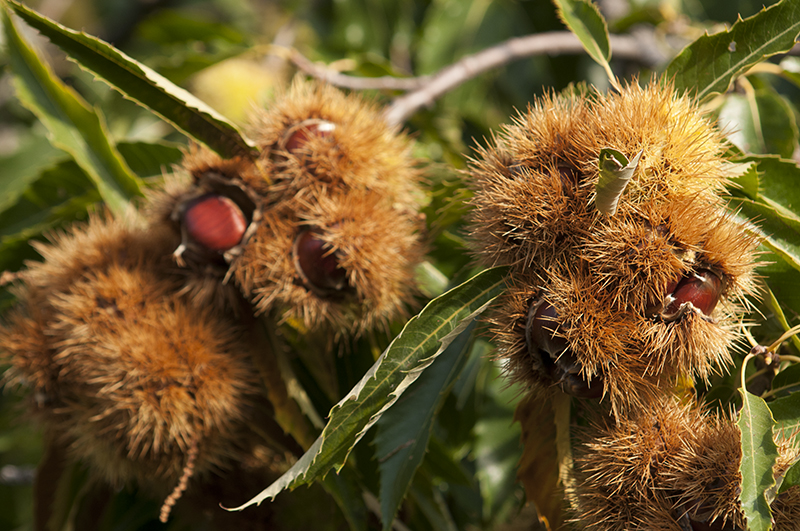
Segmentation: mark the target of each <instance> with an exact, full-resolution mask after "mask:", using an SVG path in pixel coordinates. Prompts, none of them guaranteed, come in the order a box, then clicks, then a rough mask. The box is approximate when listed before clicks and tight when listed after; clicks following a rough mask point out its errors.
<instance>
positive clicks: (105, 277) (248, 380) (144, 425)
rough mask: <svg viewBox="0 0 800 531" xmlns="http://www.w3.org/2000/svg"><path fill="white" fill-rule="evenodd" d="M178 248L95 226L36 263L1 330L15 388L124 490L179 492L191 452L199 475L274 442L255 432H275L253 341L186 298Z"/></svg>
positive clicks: (129, 225)
mask: <svg viewBox="0 0 800 531" xmlns="http://www.w3.org/2000/svg"><path fill="white" fill-rule="evenodd" d="M175 245H176V240H175V234H174V233H173V232H172V231H170V230H168V229H165V230H161V231H159V230H155V229H153V228H150V229H149V230H148V229H145V228H142V227H140V226H139V225H137V224H136V223H134V222H133V221H113V220H104V219H101V218H99V217H96V216H95V217H93V218H92V219H91V220H90V221H89V222H88V224H87V225H85V226H75V227H73V228H72V229H71V230H70V232H68V233H64V234H59V235H57V236H55V237H53V243H52V244H49V245H40V246H39V247H38V249H39V251H40V252H41V254H42V255H43V257H44V259H45V261H44V262H40V263H29V264H28V269H27V270H26V271H25V272H24V274H23V280H24V285H22V286H19V288H18V297H19V304H18V306H17V307H16V308H15V309H14V310H13V311H12V312H10V313H9V315H8V318H7V322H6V323H5V325H4V326H2V327H0V345H2V350H3V351H4V352H3V356H4V361H5V362H7V363H8V364H9V365H10V369H9V370H8V372H7V373H6V375H5V379H6V381H8V382H11V383H12V384H20V385H25V386H27V387H29V388H30V389H31V391H32V392H31V399H32V406H33V410H34V412H35V413H36V414H37V416H39V417H40V418H41V419H42V420H43V421H44V422H46V425H47V427H48V428H49V429H50V431H52V432H53V435H55V437H56V438H57V444H62V445H67V446H68V447H69V452H70V453H71V454H72V456H73V457H74V458H77V459H79V460H82V461H84V462H87V463H88V464H90V465H92V466H91V469H92V471H93V472H94V473H95V474H96V475H98V476H100V477H101V478H103V479H105V480H107V481H109V482H111V483H114V484H121V483H127V482H131V481H137V482H139V483H140V484H143V485H151V486H155V488H157V489H159V490H160V489H167V490H169V489H171V488H172V487H173V486H174V485H173V483H174V482H175V481H177V479H178V478H179V477H180V475H181V473H182V470H183V469H184V467H185V466H186V461H187V452H188V450H189V448H190V447H192V446H193V445H196V446H197V460H196V463H195V466H194V470H195V473H196V475H198V476H202V475H204V474H206V473H207V472H209V471H212V470H215V469H219V468H224V467H226V466H228V465H229V464H230V463H231V462H233V461H234V460H241V459H243V457H244V456H246V455H249V453H250V452H252V451H253V449H254V448H255V447H256V446H258V445H262V444H265V441H264V439H263V438H261V437H260V436H256V435H255V434H254V433H253V432H251V431H250V429H249V423H252V422H259V423H262V424H263V423H266V424H267V425H268V424H274V421H272V420H270V419H269V418H261V417H268V416H269V411H270V409H271V408H270V406H269V403H268V402H267V401H266V400H265V399H264V398H263V397H262V396H261V395H260V393H259V391H258V387H257V385H258V380H257V370H256V369H255V368H254V366H253V362H252V359H251V356H252V354H253V352H252V351H253V347H252V346H251V344H249V343H248V342H247V334H246V333H245V332H244V330H242V329H241V327H240V326H239V325H238V324H237V321H236V320H235V319H234V317H233V316H232V315H231V313H230V312H229V311H226V310H225V309H224V308H219V307H209V306H207V305H204V304H201V305H199V304H197V301H195V300H193V299H192V298H191V297H189V296H187V295H184V294H181V293H180V288H181V287H182V286H183V280H184V278H183V276H182V275H181V274H180V272H178V270H177V269H176V268H175V267H174V266H173V265H172V257H171V252H172V249H173V248H174V246H175ZM262 412H263V413H262ZM257 418H258V420H256V419H257ZM265 429H266V431H265V432H269V431H270V430H273V432H275V433H279V434H280V437H282V433H281V432H278V431H275V430H274V429H273V428H269V427H268V426H266V425H265Z"/></svg>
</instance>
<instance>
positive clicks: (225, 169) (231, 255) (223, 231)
mask: <svg viewBox="0 0 800 531" xmlns="http://www.w3.org/2000/svg"><path fill="white" fill-rule="evenodd" d="M256 174H258V175H261V174H260V170H259V166H258V164H254V163H252V162H251V161H248V160H245V159H243V158H241V157H237V158H233V159H222V158H220V157H219V156H218V155H217V154H215V153H213V152H211V151H209V150H208V149H206V148H202V147H199V146H196V145H193V146H191V147H190V148H189V149H188V151H187V152H186V154H185V155H184V158H183V161H182V163H181V165H180V166H177V167H175V168H174V171H173V173H170V174H167V175H165V177H164V181H163V182H162V183H161V185H160V186H158V187H154V188H152V189H149V190H148V197H147V199H148V200H147V202H146V203H145V204H144V207H143V213H144V217H145V218H146V219H147V220H148V221H149V223H150V226H151V227H153V230H155V231H164V230H166V229H167V228H169V229H171V230H172V232H173V234H174V236H175V243H174V244H173V249H172V252H173V258H174V261H175V262H176V263H177V264H179V265H180V266H181V269H180V274H181V275H183V277H184V280H183V287H182V292H184V293H186V294H187V295H188V296H189V297H190V298H192V299H193V300H195V301H196V302H197V303H198V305H200V306H203V305H208V306H215V307H224V308H226V309H229V310H232V311H234V312H236V311H238V302H237V297H238V294H237V293H236V291H235V290H232V289H231V287H230V286H228V285H227V284H228V279H229V276H230V275H229V271H230V268H231V264H232V263H233V262H235V261H236V258H237V257H238V256H239V255H240V254H241V252H242V249H243V248H244V246H245V245H247V242H248V240H249V238H250V236H251V235H252V234H253V232H255V229H256V226H257V225H258V222H259V220H260V217H261V208H262V206H261V201H260V198H258V197H257V196H256V194H255V193H254V192H253V191H252V190H251V189H249V188H248V187H247V185H245V184H244V179H245V177H247V178H248V179H250V180H253V179H255V178H256V177H254V175H256ZM211 197H214V198H217V200H218V201H219V202H220V203H221V204H222V205H221V206H222V207H223V208H216V209H213V208H212V209H209V208H204V210H205V211H204V212H201V211H200V210H198V208H197V207H198V201H201V200H202V199H204V198H211ZM221 242H224V243H221ZM232 296H233V297H232Z"/></svg>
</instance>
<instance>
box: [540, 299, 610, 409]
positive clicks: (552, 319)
mask: <svg viewBox="0 0 800 531" xmlns="http://www.w3.org/2000/svg"><path fill="white" fill-rule="evenodd" d="M557 328H558V313H557V312H556V310H555V308H553V306H551V305H550V304H548V303H547V302H545V301H542V300H539V301H535V302H534V303H533V304H532V305H531V308H530V310H529V311H528V318H527V322H526V325H525V340H526V344H527V346H528V353H529V354H530V355H531V356H536V357H538V359H539V360H540V361H541V363H542V364H543V365H544V366H545V368H547V369H549V372H550V376H551V378H552V379H553V381H554V382H555V383H556V384H557V385H558V386H559V387H560V388H561V390H562V391H564V392H565V393H567V394H570V395H572V396H576V397H579V398H600V397H601V396H602V395H603V383H602V381H601V380H600V378H595V380H594V381H586V380H585V379H584V377H583V375H581V372H580V364H579V363H578V360H577V358H576V357H575V355H574V354H573V353H572V351H571V350H570V348H569V343H568V342H567V340H566V339H564V337H562V336H559V335H556V331H557Z"/></svg>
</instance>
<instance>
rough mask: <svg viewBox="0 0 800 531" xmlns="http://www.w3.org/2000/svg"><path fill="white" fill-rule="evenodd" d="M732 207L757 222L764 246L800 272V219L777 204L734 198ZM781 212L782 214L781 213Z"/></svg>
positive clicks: (731, 203) (731, 202) (731, 201)
mask: <svg viewBox="0 0 800 531" xmlns="http://www.w3.org/2000/svg"><path fill="white" fill-rule="evenodd" d="M730 205H731V206H732V207H733V208H735V209H736V210H738V211H739V212H740V213H741V214H742V215H744V216H746V217H747V218H749V219H752V220H757V222H758V225H759V227H760V228H761V231H762V232H763V236H764V240H763V242H762V243H763V245H764V246H765V247H766V248H767V249H769V250H770V251H772V252H773V253H775V254H777V255H778V256H780V257H781V258H782V259H783V260H785V261H786V263H788V264H790V265H791V266H792V267H794V268H795V269H797V270H798V271H800V217H798V216H797V215H796V214H794V213H793V212H791V211H787V209H784V208H782V207H780V205H777V204H775V203H772V202H770V204H765V203H763V202H756V201H753V200H751V199H743V198H738V197H737V198H732V199H731V200H730ZM779 210H780V212H779Z"/></svg>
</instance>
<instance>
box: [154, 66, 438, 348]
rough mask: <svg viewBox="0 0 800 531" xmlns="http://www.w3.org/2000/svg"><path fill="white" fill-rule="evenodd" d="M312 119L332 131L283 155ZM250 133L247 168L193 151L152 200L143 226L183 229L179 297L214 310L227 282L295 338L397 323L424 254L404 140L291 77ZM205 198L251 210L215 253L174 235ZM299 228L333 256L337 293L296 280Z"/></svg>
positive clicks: (416, 189)
mask: <svg viewBox="0 0 800 531" xmlns="http://www.w3.org/2000/svg"><path fill="white" fill-rule="evenodd" d="M321 122H324V123H325V124H327V125H328V126H330V127H331V128H332V129H331V130H330V131H327V130H326V133H325V134H315V133H307V134H305V136H303V138H302V141H301V142H300V143H299V146H295V147H294V148H293V149H288V148H287V138H290V137H291V135H292V134H293V132H297V131H298V128H301V130H302V127H303V126H304V124H308V123H313V124H318V123H321ZM251 136H252V137H253V138H254V139H255V140H256V142H257V144H258V147H259V148H260V149H261V153H260V155H259V156H258V157H257V158H256V160H254V161H248V160H244V159H241V158H236V159H231V160H224V159H221V158H220V157H219V156H217V155H216V154H214V153H211V152H210V151H208V150H207V149H203V148H199V147H194V148H192V149H191V150H190V151H189V152H188V153H187V154H186V156H185V157H184V161H183V163H182V166H181V167H180V168H178V171H177V172H176V175H175V176H170V177H168V178H167V179H166V182H165V184H164V186H163V187H162V188H161V189H160V190H158V191H156V192H155V193H154V194H152V197H151V199H150V206H149V210H148V217H149V218H150V219H151V220H153V222H154V223H155V224H165V225H170V226H172V227H173V228H174V230H175V231H176V232H178V233H181V232H183V244H184V245H182V250H181V253H183V252H184V251H186V252H185V253H184V254H180V253H178V255H177V256H176V257H177V258H178V262H179V263H182V264H183V265H187V266H188V269H187V273H186V284H185V287H184V290H185V291H186V292H187V293H189V294H191V295H192V296H193V297H197V298H204V299H206V300H207V301H208V302H209V303H212V304H216V303H217V301H219V300H220V295H224V294H225V293H227V291H226V288H225V287H223V288H222V290H221V291H220V290H218V289H217V288H218V287H220V286H223V284H225V283H228V282H230V283H231V284H235V285H236V286H237V287H238V288H239V290H240V291H241V292H242V293H243V295H244V296H245V297H246V298H248V299H249V300H251V301H252V302H253V303H254V305H255V307H256V310H257V311H258V312H268V311H270V310H272V309H273V308H274V309H275V310H276V311H277V312H280V313H281V315H282V316H283V319H285V320H291V321H292V322H294V323H299V324H300V325H302V326H303V327H304V328H306V329H315V328H325V329H333V331H334V333H335V334H342V333H345V332H354V333H361V332H364V331H366V330H369V329H370V328H373V327H375V326H383V325H386V324H387V323H388V321H390V320H392V319H394V318H397V317H399V316H402V315H404V314H405V313H406V306H407V305H409V304H410V303H411V301H412V299H413V295H414V293H415V288H414V286H415V281H414V271H415V267H416V265H417V264H418V263H419V262H421V261H422V259H423V255H424V251H425V249H424V247H425V246H424V244H423V237H424V235H423V231H424V219H423V218H422V217H421V215H420V213H419V206H420V200H421V197H422V191H421V188H420V179H421V172H420V170H419V168H418V162H417V161H416V160H415V159H414V158H413V157H412V155H411V143H410V141H409V140H408V138H406V137H405V136H404V135H402V134H400V133H399V132H398V131H396V130H395V129H393V128H390V127H389V126H388V125H387V124H386V123H385V121H384V120H383V118H382V116H381V114H380V112H379V108H378V107H377V106H376V105H373V104H371V103H369V102H367V101H365V100H363V99H362V98H360V97H359V96H356V95H345V94H344V93H342V92H341V91H339V90H337V89H335V88H333V87H330V86H327V85H324V84H317V83H311V82H305V81H302V80H300V79H299V78H298V79H297V80H296V82H295V83H294V84H293V85H292V86H291V88H289V89H287V90H286V92H285V93H284V94H282V95H281V96H280V97H279V98H278V99H277V101H275V102H274V103H272V104H270V105H269V108H268V109H267V110H265V111H262V112H259V113H258V114H257V116H256V117H255V118H254V123H253V125H252V126H251ZM220 183H223V184H220ZM225 184H229V185H230V186H229V187H228V188H226V186H225ZM207 192H212V193H219V194H222V195H227V194H228V192H235V193H236V194H237V196H238V197H239V198H241V197H246V198H247V200H246V201H245V202H247V201H249V200H250V199H252V200H253V202H254V205H253V208H252V210H253V213H252V215H250V212H249V209H243V210H247V215H248V219H249V220H250V226H249V227H248V229H247V231H246V233H245V236H244V239H243V241H242V242H241V244H240V245H237V246H236V247H235V248H233V249H231V250H229V251H226V252H225V253H215V252H211V251H209V252H204V251H203V249H201V248H198V246H197V245H194V246H193V245H192V242H191V241H188V240H189V239H188V238H187V236H186V234H185V231H182V227H181V226H180V222H179V218H180V212H181V209H182V205H185V204H186V203H187V202H188V201H190V200H191V199H193V198H196V197H198V196H200V195H202V194H204V193H207ZM229 198H231V199H234V200H235V202H237V203H241V202H242V201H236V199H237V198H233V197H229ZM306 230H314V231H315V234H317V235H318V237H319V238H320V239H321V240H323V241H324V242H325V244H326V249H327V250H328V251H329V252H330V253H334V254H335V255H336V258H337V261H338V264H339V266H340V267H341V268H342V269H343V270H344V271H345V275H346V278H347V286H346V289H343V290H341V292H338V293H336V292H325V291H324V290H318V289H316V290H315V289H313V286H309V284H308V282H304V275H303V272H301V271H298V266H297V264H296V262H295V259H294V257H293V247H294V243H295V240H296V239H297V237H298V236H299V235H300V234H301V233H302V232H303V231H306ZM223 302H225V301H223Z"/></svg>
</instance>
